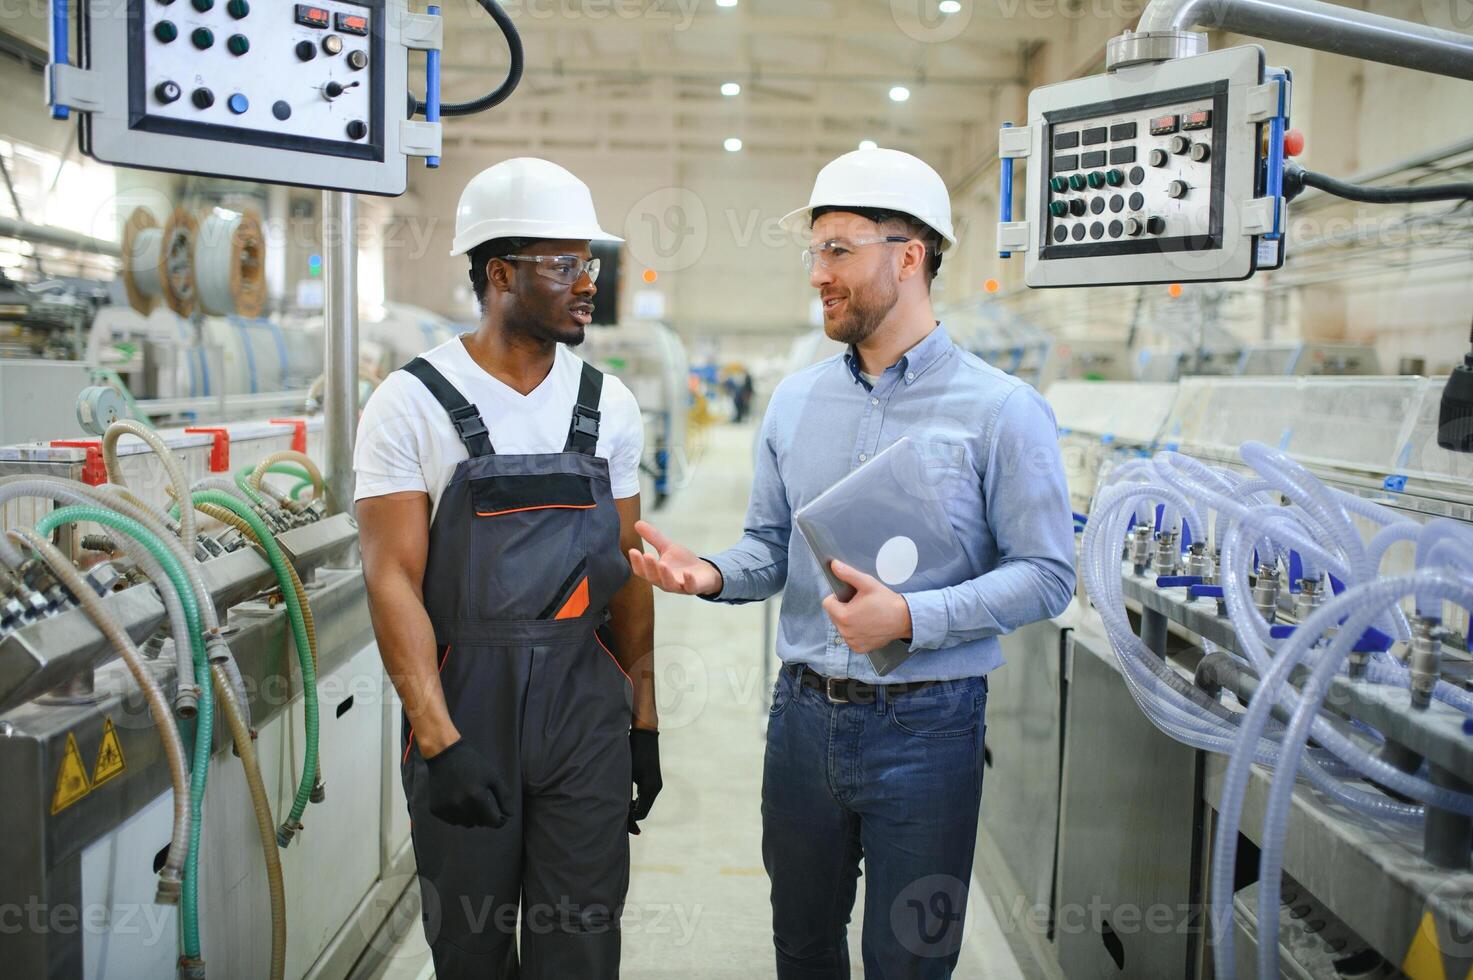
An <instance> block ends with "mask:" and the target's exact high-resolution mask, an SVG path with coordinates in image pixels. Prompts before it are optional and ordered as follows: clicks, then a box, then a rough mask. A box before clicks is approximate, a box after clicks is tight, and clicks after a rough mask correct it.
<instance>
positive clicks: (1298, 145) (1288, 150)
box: [1284, 129, 1304, 157]
mask: <svg viewBox="0 0 1473 980" xmlns="http://www.w3.org/2000/svg"><path fill="white" fill-rule="evenodd" d="M1303 152H1304V134H1303V133H1301V132H1300V131H1299V130H1297V129H1291V130H1289V131H1288V132H1287V133H1285V134H1284V155H1285V156H1291V157H1297V156H1298V155H1299V154H1301V153H1303Z"/></svg>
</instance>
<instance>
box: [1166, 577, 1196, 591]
mask: <svg viewBox="0 0 1473 980" xmlns="http://www.w3.org/2000/svg"><path fill="white" fill-rule="evenodd" d="M1201 584H1202V576H1200V575H1157V576H1156V588H1158V589H1176V588H1180V587H1182V586H1192V585H1201Z"/></svg>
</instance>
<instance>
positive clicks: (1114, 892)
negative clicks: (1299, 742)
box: [1054, 631, 1204, 980]
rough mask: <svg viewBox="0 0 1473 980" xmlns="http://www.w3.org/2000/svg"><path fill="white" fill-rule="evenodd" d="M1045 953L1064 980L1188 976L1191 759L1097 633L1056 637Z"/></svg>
mask: <svg viewBox="0 0 1473 980" xmlns="http://www.w3.org/2000/svg"><path fill="white" fill-rule="evenodd" d="M1065 665H1066V674H1065V677H1066V679H1067V684H1068V692H1069V696H1068V698H1067V701H1066V705H1065V713H1064V729H1063V730H1064V767H1063V785H1062V788H1061V799H1060V814H1059V857H1058V887H1057V896H1056V905H1055V909H1054V916H1055V919H1054V922H1055V925H1054V933H1055V949H1056V952H1057V954H1058V962H1059V966H1060V967H1061V968H1062V970H1063V973H1064V976H1066V977H1069V978H1070V980H1089V978H1094V977H1188V976H1192V975H1194V974H1193V969H1192V967H1191V965H1190V963H1191V959H1192V957H1193V955H1194V952H1195V949H1196V946H1197V944H1198V939H1199V932H1200V930H1201V928H1202V927H1203V925H1204V923H1203V922H1202V921H1201V917H1200V915H1199V914H1198V913H1197V910H1196V907H1195V905H1194V897H1193V896H1194V888H1195V887H1196V881H1195V879H1196V868H1197V853H1198V851H1197V847H1196V840H1197V831H1196V828H1197V827H1198V825H1199V821H1200V819H1201V816H1202V810H1201V804H1200V803H1199V800H1200V798H1201V792H1200V774H1199V772H1198V768H1199V765H1200V763H1199V756H1198V753H1196V752H1195V751H1194V750H1192V749H1190V748H1187V747H1186V746H1184V745H1182V744H1180V743H1178V742H1175V741H1173V740H1172V739H1170V738H1168V737H1167V736H1165V735H1163V734H1162V733H1161V732H1159V731H1157V729H1156V728H1155V727H1154V726H1153V725H1152V724H1151V723H1150V721H1148V720H1147V719H1146V717H1145V715H1143V714H1142V713H1141V710H1140V708H1138V707H1137V706H1136V703H1135V700H1134V698H1132V697H1131V694H1130V691H1129V690H1128V689H1127V687H1126V685H1125V680H1124V678H1122V677H1121V675H1120V672H1119V668H1118V667H1117V665H1116V663H1115V655H1114V653H1113V652H1112V651H1111V649H1110V645H1109V642H1108V641H1107V640H1106V639H1105V638H1104V637H1096V636H1094V635H1092V634H1084V633H1081V632H1079V631H1074V632H1071V633H1070V634H1069V636H1068V637H1067V640H1066V648H1065Z"/></svg>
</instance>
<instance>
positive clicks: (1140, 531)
mask: <svg viewBox="0 0 1473 980" xmlns="http://www.w3.org/2000/svg"><path fill="white" fill-rule="evenodd" d="M1130 564H1131V565H1132V566H1133V567H1134V568H1135V573H1136V574H1137V575H1144V574H1146V569H1148V568H1150V567H1151V529H1150V528H1149V527H1147V526H1146V525H1144V524H1141V525H1137V526H1136V528H1135V529H1134V530H1133V531H1131V532H1130Z"/></svg>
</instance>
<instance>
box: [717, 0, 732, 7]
mask: <svg viewBox="0 0 1473 980" xmlns="http://www.w3.org/2000/svg"><path fill="white" fill-rule="evenodd" d="M736 5H737V0H716V6H718V7H735V6H736Z"/></svg>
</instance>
